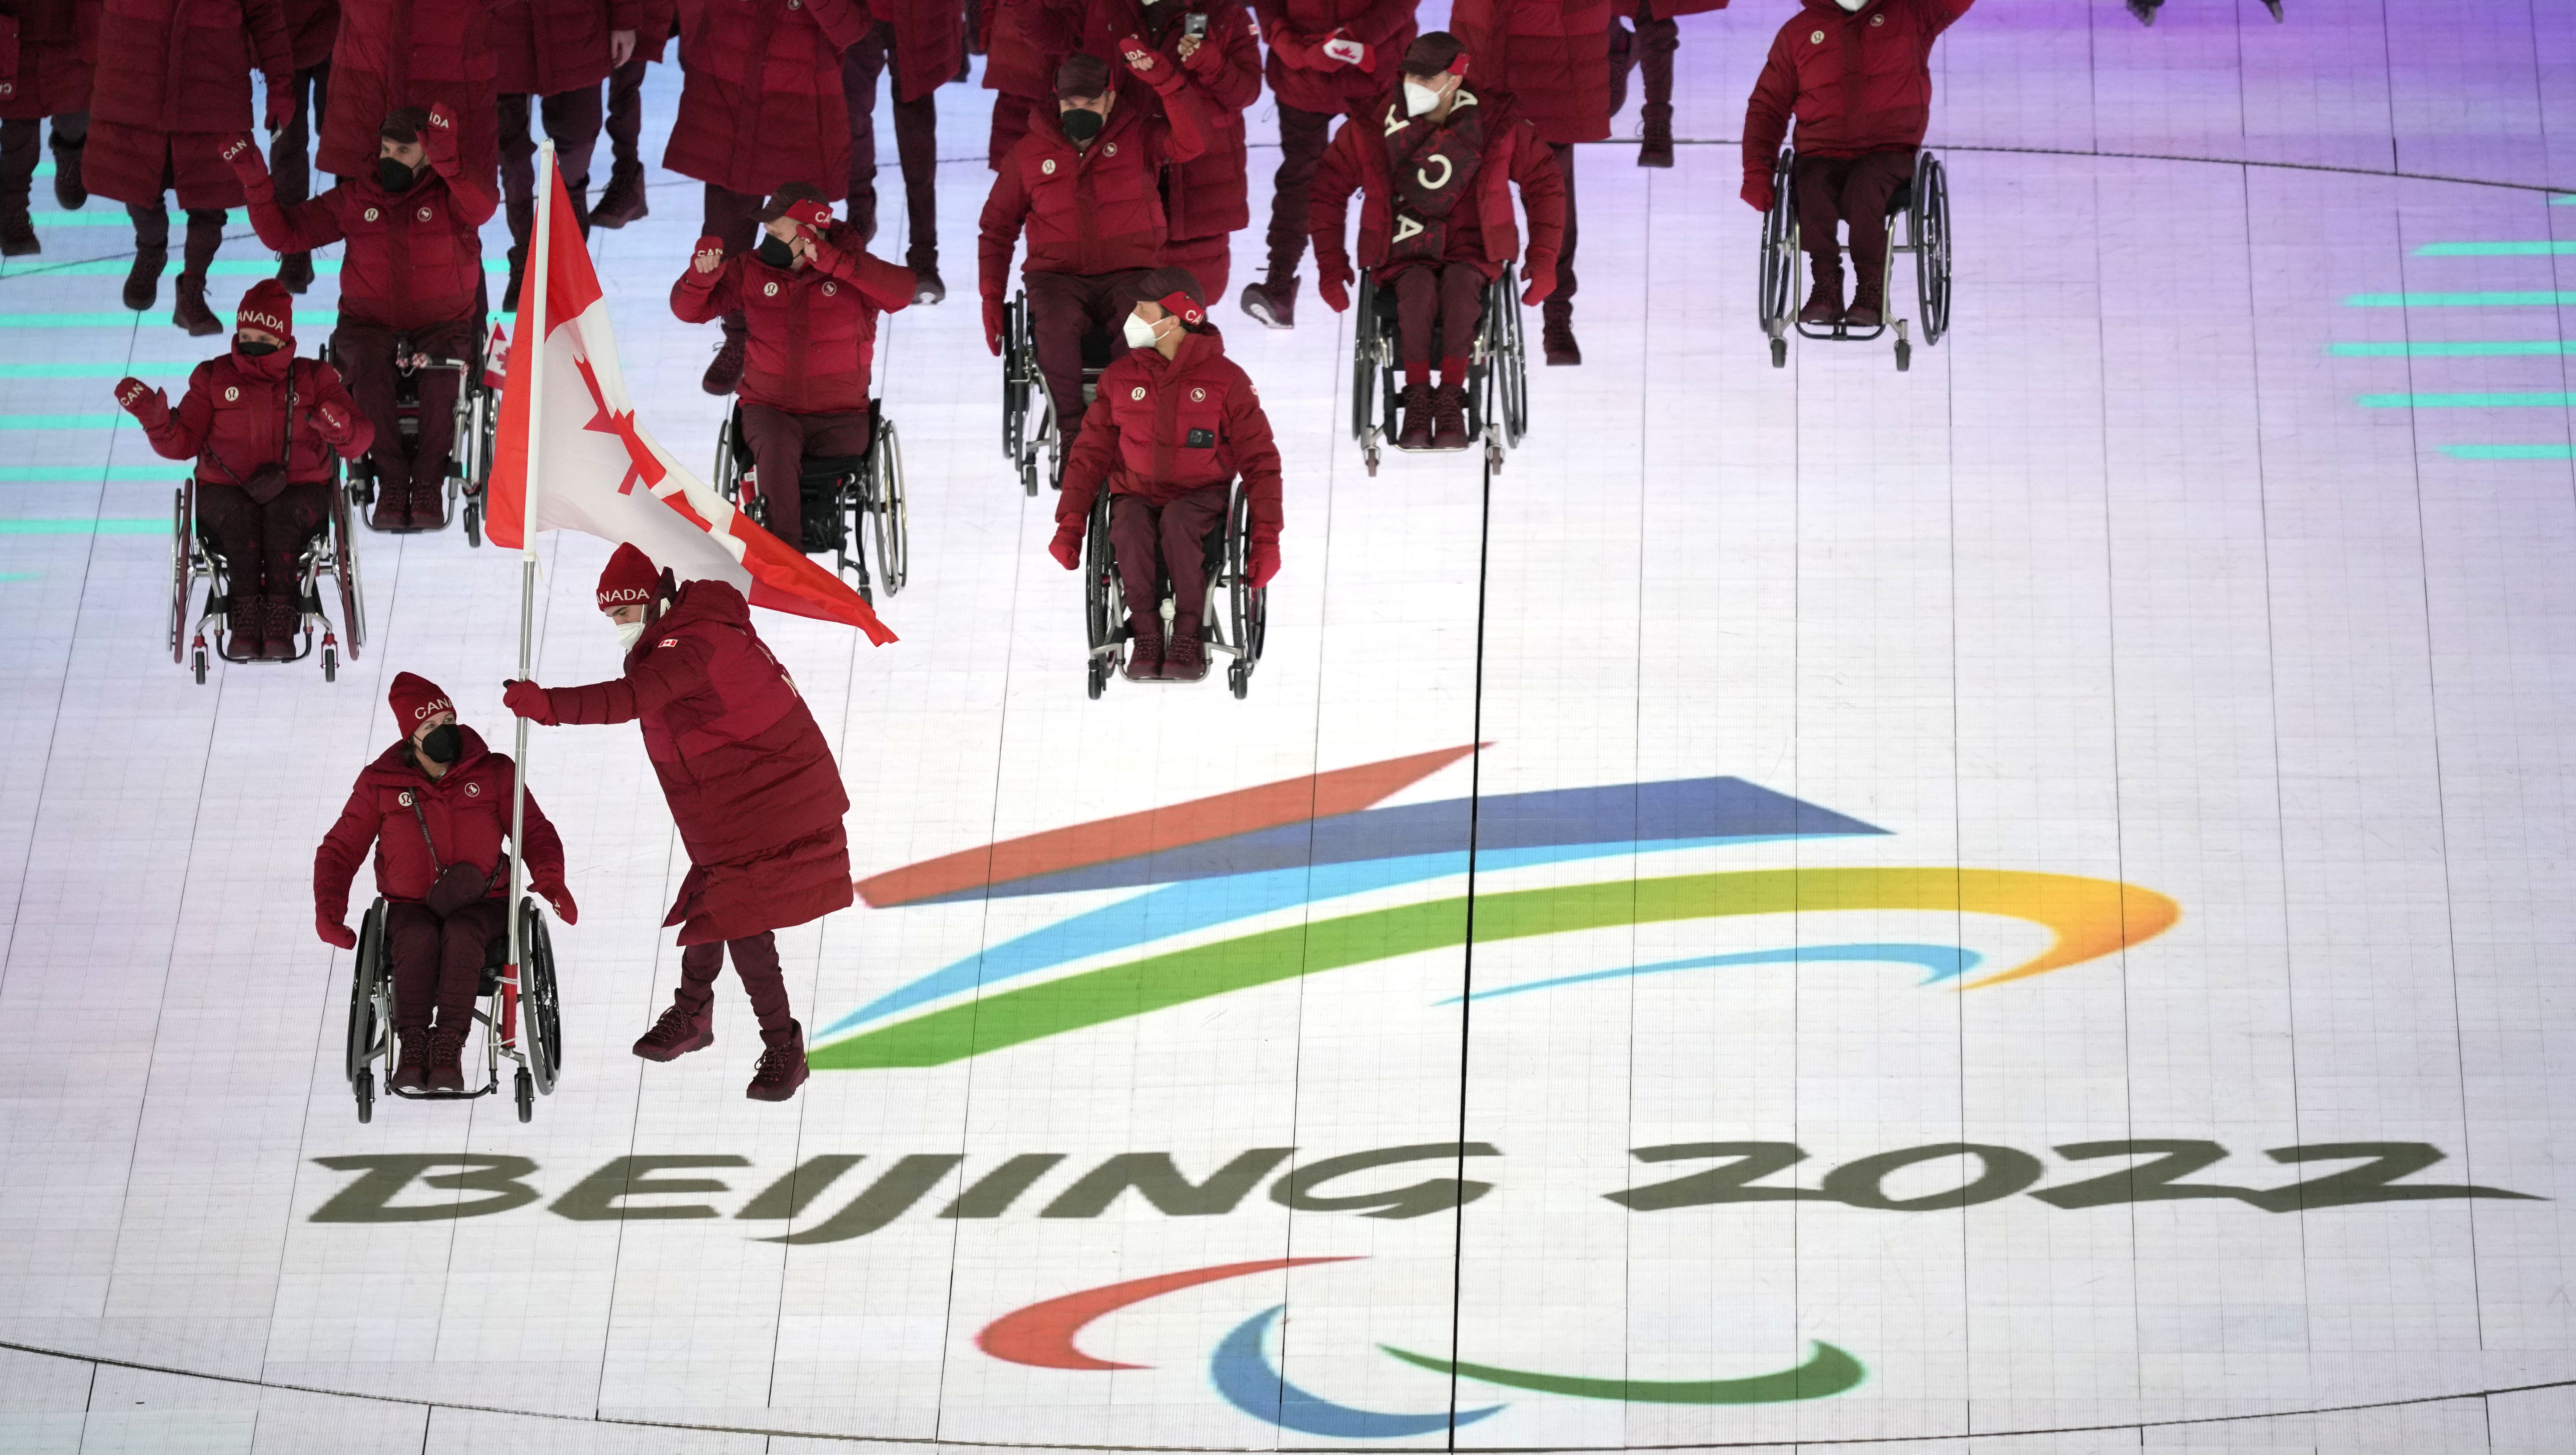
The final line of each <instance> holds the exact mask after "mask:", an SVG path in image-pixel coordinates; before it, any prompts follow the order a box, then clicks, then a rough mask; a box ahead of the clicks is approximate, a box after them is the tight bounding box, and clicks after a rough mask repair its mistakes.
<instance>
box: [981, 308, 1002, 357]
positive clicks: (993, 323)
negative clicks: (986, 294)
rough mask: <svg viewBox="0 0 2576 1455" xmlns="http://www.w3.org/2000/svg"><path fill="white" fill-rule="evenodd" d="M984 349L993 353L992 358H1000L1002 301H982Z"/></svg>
mask: <svg viewBox="0 0 2576 1455" xmlns="http://www.w3.org/2000/svg"><path fill="white" fill-rule="evenodd" d="M984 347H986V348H988V349H991V350H992V351H993V357H994V358H997V359H998V358H1000V357H1001V356H1002V300H1001V299H999V298H987V299H985V300H984Z"/></svg>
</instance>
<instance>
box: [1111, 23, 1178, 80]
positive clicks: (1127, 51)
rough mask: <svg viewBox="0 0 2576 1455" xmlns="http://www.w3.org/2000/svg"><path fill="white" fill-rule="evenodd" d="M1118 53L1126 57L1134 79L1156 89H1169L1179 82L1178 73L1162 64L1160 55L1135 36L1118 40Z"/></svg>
mask: <svg viewBox="0 0 2576 1455" xmlns="http://www.w3.org/2000/svg"><path fill="white" fill-rule="evenodd" d="M1118 54H1119V55H1121V56H1124V57H1125V58H1126V60H1127V69H1129V70H1131V71H1134V72H1135V73H1136V79H1138V80H1140V81H1143V82H1144V83H1145V84H1146V85H1148V86H1151V87H1153V88H1154V89H1155V90H1157V91H1165V90H1169V89H1171V88H1172V87H1174V86H1177V85H1179V84H1180V80H1181V78H1180V74H1179V73H1178V72H1177V71H1175V70H1173V69H1172V68H1171V67H1170V66H1167V65H1165V64H1163V58H1162V56H1160V55H1158V54H1156V53H1155V50H1154V48H1153V47H1152V46H1149V45H1147V44H1145V42H1143V41H1142V40H1139V39H1138V38H1136V37H1135V36H1132V35H1131V36H1129V37H1127V38H1126V39H1125V40H1122V41H1120V42H1118Z"/></svg>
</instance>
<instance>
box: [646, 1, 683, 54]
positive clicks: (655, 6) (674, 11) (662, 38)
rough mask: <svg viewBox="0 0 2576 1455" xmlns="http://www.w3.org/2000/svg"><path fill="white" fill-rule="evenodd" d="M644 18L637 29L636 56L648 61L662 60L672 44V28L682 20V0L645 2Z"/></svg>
mask: <svg viewBox="0 0 2576 1455" xmlns="http://www.w3.org/2000/svg"><path fill="white" fill-rule="evenodd" d="M643 3H644V11H643V16H642V18H641V19H640V20H639V21H638V22H637V24H636V27H635V54H637V55H639V56H642V57H643V58H644V59H646V60H648V61H658V60H660V59H662V52H663V50H664V48H665V47H667V46H669V45H670V43H671V27H672V25H673V24H674V23H675V22H677V21H678V20H679V18H680V0H643Z"/></svg>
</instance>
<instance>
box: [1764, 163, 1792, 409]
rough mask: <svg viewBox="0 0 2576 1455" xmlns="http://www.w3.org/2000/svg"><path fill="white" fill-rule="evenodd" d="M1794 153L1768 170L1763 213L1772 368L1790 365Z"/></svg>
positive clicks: (1766, 314) (1767, 330)
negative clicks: (1768, 185)
mask: <svg viewBox="0 0 2576 1455" xmlns="http://www.w3.org/2000/svg"><path fill="white" fill-rule="evenodd" d="M1796 162H1797V153H1796V152H1793V151H1790V150H1787V149H1785V148H1784V149H1783V150H1782V151H1781V153H1780V160H1779V161H1778V163H1777V164H1775V165H1774V166H1773V167H1772V168H1771V192H1772V196H1771V210H1770V211H1768V212H1765V213H1764V214H1762V296H1761V298H1760V300H1759V303H1758V306H1759V308H1760V310H1761V323H1762V331H1763V332H1764V333H1766V334H1768V335H1770V337H1771V367H1773V368H1775V369H1778V368H1785V367H1787V366H1788V363H1789V341H1788V333H1789V318H1790V311H1791V308H1792V306H1793V300H1794V298H1795V295H1796V292H1797V287H1798V217H1797V213H1796V212H1795V210H1794V209H1793V207H1792V201H1791V193H1790V186H1789V177H1790V173H1791V170H1792V169H1793V168H1794V167H1795V165H1796Z"/></svg>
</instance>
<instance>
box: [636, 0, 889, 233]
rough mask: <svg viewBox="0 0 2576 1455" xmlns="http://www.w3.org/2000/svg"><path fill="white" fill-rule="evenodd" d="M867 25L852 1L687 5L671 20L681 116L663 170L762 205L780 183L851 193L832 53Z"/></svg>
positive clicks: (735, 0) (844, 118)
mask: <svg viewBox="0 0 2576 1455" xmlns="http://www.w3.org/2000/svg"><path fill="white" fill-rule="evenodd" d="M874 23H875V22H874V21H873V20H872V19H871V18H870V16H869V15H868V11H867V7H866V6H865V5H863V4H853V3H852V0H690V3H689V4H688V6H687V7H685V8H684V9H683V10H682V12H681V16H680V26H681V34H680V55H681V57H682V61H681V67H680V69H681V71H682V73H683V75H684V76H685V80H684V81H683V83H682V86H681V89H680V115H679V119H678V120H677V121H675V122H673V123H672V126H671V144H670V146H669V147H668V148H666V149H665V150H664V152H663V153H662V165H663V166H666V167H668V168H670V169H671V170H672V171H674V172H678V173H679V174H681V175H682V176H684V177H695V178H697V179H698V180H699V181H701V182H707V183H711V184H713V185H715V186H718V187H722V188H725V189H727V190H728V191H733V192H740V193H743V194H745V195H747V196H752V197H766V196H768V195H769V194H770V193H772V192H774V191H776V190H778V189H779V188H780V187H782V186H784V185H786V184H787V183H789V182H803V183H806V184H808V185H810V186H813V187H816V188H819V189H820V190H821V191H822V193H823V196H824V197H825V198H826V199H828V200H830V201H834V202H838V201H839V200H841V198H843V197H844V196H847V195H848V193H849V190H850V111H849V106H848V104H847V103H846V102H844V101H843V100H842V99H841V52H842V51H844V50H847V49H848V48H849V47H850V46H851V44H852V43H854V42H856V41H857V40H858V38H859V37H860V36H862V35H865V34H866V33H867V30H868V27H869V26H870V25H872V24H874Z"/></svg>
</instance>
